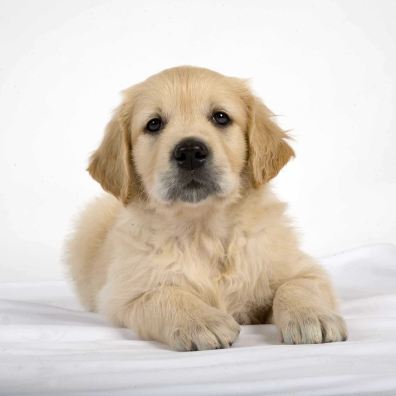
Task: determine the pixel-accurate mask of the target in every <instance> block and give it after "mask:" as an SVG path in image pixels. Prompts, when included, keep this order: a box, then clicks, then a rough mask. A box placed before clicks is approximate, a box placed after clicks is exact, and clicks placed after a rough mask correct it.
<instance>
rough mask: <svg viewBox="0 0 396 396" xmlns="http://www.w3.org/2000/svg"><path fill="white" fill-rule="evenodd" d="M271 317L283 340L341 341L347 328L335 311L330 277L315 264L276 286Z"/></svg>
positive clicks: (294, 341) (305, 341) (294, 342)
mask: <svg viewBox="0 0 396 396" xmlns="http://www.w3.org/2000/svg"><path fill="white" fill-rule="evenodd" d="M273 320H274V322H275V324H276V325H277V326H278V327H279V329H280V330H281V332H282V337H283V341H284V342H285V343H286V344H316V343H322V342H335V341H345V340H346V339H347V329H346V325H345V322H344V320H343V319H342V317H341V316H340V315H339V314H338V313H337V311H336V303H335V298H334V294H333V291H332V287H331V284H330V281H329V280H328V279H327V276H326V275H325V274H324V272H323V271H322V270H321V268H320V267H318V266H312V267H311V268H310V269H309V270H307V271H304V273H302V274H301V275H300V276H298V277H296V278H294V279H292V280H289V281H287V282H285V283H283V284H281V285H280V286H279V288H278V289H277V291H276V293H275V297H274V302H273Z"/></svg>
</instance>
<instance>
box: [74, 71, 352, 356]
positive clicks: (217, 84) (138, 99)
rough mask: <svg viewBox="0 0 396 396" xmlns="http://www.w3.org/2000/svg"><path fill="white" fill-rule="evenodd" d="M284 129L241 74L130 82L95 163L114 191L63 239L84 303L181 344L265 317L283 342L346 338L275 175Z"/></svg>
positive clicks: (200, 342)
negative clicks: (278, 193) (277, 192)
mask: <svg viewBox="0 0 396 396" xmlns="http://www.w3.org/2000/svg"><path fill="white" fill-rule="evenodd" d="M286 138H287V135H286V133H285V132H284V131H282V130H281V129H280V127H279V126H277V125H276V123H275V122H274V121H273V119H272V114H271V112H270V111H269V110H268V108H267V107H265V105H264V104H263V103H262V102H261V101H260V100H259V99H258V98H257V97H255V96H254V95H253V94H252V93H251V92H250V90H249V88H248V87H247V85H246V83H245V82H244V81H242V80H240V79H237V78H231V77H225V76H223V75H221V74H219V73H216V72H213V71H210V70H207V69H201V68H196V67H176V68H173V69H168V70H165V71H163V72H161V73H159V74H157V75H154V76H152V77H150V78H149V79H147V80H146V81H144V82H142V83H140V84H137V85H135V86H133V87H131V88H128V89H127V90H126V91H124V95H123V101H122V103H121V105H120V106H119V107H118V109H117V110H116V111H115V113H114V116H113V118H112V120H111V121H110V122H109V124H108V126H107V129H106V131H105V135H104V138H103V141H102V143H101V144H100V146H99V148H98V149H97V150H96V152H94V154H93V155H92V157H91V160H90V164H89V167H88V171H89V173H90V174H91V176H92V177H93V178H94V179H95V180H97V181H98V182H99V183H100V184H101V185H102V187H103V189H104V190H106V191H107V192H109V193H110V194H112V195H110V194H107V195H106V196H104V197H102V198H100V199H97V200H96V201H94V202H93V203H91V204H90V205H89V206H88V207H87V209H86V210H85V212H84V213H82V215H81V218H80V220H79V222H78V224H77V226H76V230H75V232H74V234H73V235H72V237H71V238H70V239H69V241H68V242H67V262H68V265H69V267H70V271H71V274H72V277H73V280H74V282H75V286H76V289H77V291H78V294H79V296H80V298H81V301H82V303H83V304H84V305H85V307H86V308H88V309H89V310H92V311H97V312H100V313H103V315H105V316H106V317H107V318H109V319H110V320H111V321H112V322H113V323H115V324H116V325H120V326H125V327H128V328H131V329H133V330H134V331H136V332H137V333H138V334H139V335H140V336H141V337H142V338H144V339H146V340H157V341H160V342H163V343H165V344H167V345H169V346H170V347H171V348H173V349H176V350H180V351H192V350H205V349H216V348H227V347H229V346H230V345H232V343H233V342H234V341H235V340H236V339H237V337H238V334H239V331H240V328H239V325H240V324H257V323H268V322H273V323H275V324H276V325H277V327H278V328H279V330H280V332H281V335H282V338H283V341H284V342H285V343H288V344H302V343H308V344H309V343H321V342H332V341H343V340H345V339H346V327H345V324H344V321H343V319H342V318H341V316H340V315H339V314H338V312H337V308H336V299H335V296H334V291H333V289H332V286H331V284H330V282H329V279H328V277H327V276H326V274H325V272H324V271H323V270H322V268H321V267H320V266H319V265H318V264H317V263H316V262H315V261H314V260H313V259H312V258H310V257H309V256H307V255H306V254H304V253H303V252H302V251H301V250H300V249H299V245H298V241H297V238H296V235H295V232H294V231H293V229H292V228H291V226H290V224H289V221H288V219H287V218H286V216H285V208H286V206H285V204H284V203H282V202H280V201H279V200H278V199H277V198H276V197H275V196H274V194H273V193H272V192H271V190H270V187H269V185H268V182H269V181H270V180H271V179H272V178H273V177H275V176H276V175H277V173H278V172H279V171H280V169H281V168H282V167H283V166H284V165H285V164H286V163H287V162H288V160H289V159H290V158H291V157H292V156H293V155H294V153H293V150H292V148H291V147H290V146H289V145H288V143H287V141H286Z"/></svg>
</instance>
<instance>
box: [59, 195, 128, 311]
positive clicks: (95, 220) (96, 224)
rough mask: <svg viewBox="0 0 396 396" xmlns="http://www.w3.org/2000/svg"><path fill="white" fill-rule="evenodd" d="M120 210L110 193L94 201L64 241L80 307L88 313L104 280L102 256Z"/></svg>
mask: <svg viewBox="0 0 396 396" xmlns="http://www.w3.org/2000/svg"><path fill="white" fill-rule="evenodd" d="M121 207H122V205H121V203H120V202H119V201H118V200H117V199H115V198H114V197H113V196H112V195H110V194H105V195H103V196H102V197H100V198H96V199H95V200H94V201H93V202H91V203H89V204H88V206H87V207H86V208H85V209H84V210H83V212H82V213H81V214H80V216H79V218H78V219H77V222H76V224H75V227H74V232H73V234H72V235H71V236H70V238H68V240H67V242H66V247H65V253H66V263H67V265H68V266H69V270H70V274H71V276H72V278H73V281H74V285H75V287H76V289H77V292H78V295H79V297H80V300H81V302H82V304H83V305H84V306H85V307H86V308H87V309H89V310H91V311H94V310H95V308H96V306H95V300H96V295H97V293H98V292H99V290H100V289H101V287H102V285H103V283H104V282H105V278H106V272H107V268H106V265H107V263H106V262H105V261H104V260H103V254H101V253H102V250H103V249H104V246H105V240H106V237H107V235H108V232H109V231H110V230H111V228H112V226H113V224H114V222H115V219H116V216H117V213H118V211H119V210H120V209H121Z"/></svg>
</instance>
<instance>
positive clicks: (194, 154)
mask: <svg viewBox="0 0 396 396" xmlns="http://www.w3.org/2000/svg"><path fill="white" fill-rule="evenodd" d="M208 154H209V150H208V148H207V147H206V145H205V144H204V143H203V142H201V141H199V140H196V139H192V138H188V139H184V140H182V141H181V142H180V143H179V144H178V145H177V146H176V147H175V149H174V150H173V159H174V160H175V161H176V163H177V166H178V167H179V168H182V169H188V170H193V169H198V168H200V167H201V166H202V165H203V164H204V163H205V161H206V159H207V157H208Z"/></svg>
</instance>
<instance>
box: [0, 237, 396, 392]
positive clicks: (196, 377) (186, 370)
mask: <svg viewBox="0 0 396 396" xmlns="http://www.w3.org/2000/svg"><path fill="white" fill-rule="evenodd" d="M321 262H322V264H323V265H324V266H325V268H326V269H327V271H328V272H329V274H330V275H331V277H332V279H333V282H334V285H335V287H336V289H337V292H338V295H339V297H340V301H341V310H342V313H343V315H344V317H345V319H346V322H347V325H348V329H349V339H348V341H347V342H342V343H331V344H319V345H283V344H282V343H281V339H280V335H279V333H278V331H277V329H276V328H275V326H273V325H255V326H242V330H241V334H240V336H239V339H238V341H237V342H235V343H234V345H233V347H232V348H230V349H223V350H214V351H198V352H174V351H171V350H169V349H168V348H167V347H166V346H165V345H162V344H159V343H156V342H149V341H142V340H140V339H139V337H138V336H137V335H136V334H134V333H133V332H132V331H130V330H127V329H121V328H115V327H113V326H112V325H111V324H109V323H108V322H107V321H106V320H105V319H104V318H102V317H101V316H100V315H97V314H94V313H90V312H85V311H84V310H83V309H82V308H81V306H80V305H79V303H78V301H77V298H76V297H75V295H74V292H73V290H72V288H71V286H70V285H69V284H68V282H40V283H37V282H35V283H25V282H24V283H18V282H15V283H0V394H1V395H40V396H44V395H88V394H90V395H112V396H113V395H172V396H174V395H180V396H185V395H200V396H201V395H223V394H228V395H304V396H307V395H350V394H358V395H396V247H395V246H392V245H375V246H366V247H362V248H358V249H354V250H351V251H347V252H343V253H339V254H336V255H333V256H331V257H326V258H323V259H321Z"/></svg>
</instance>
